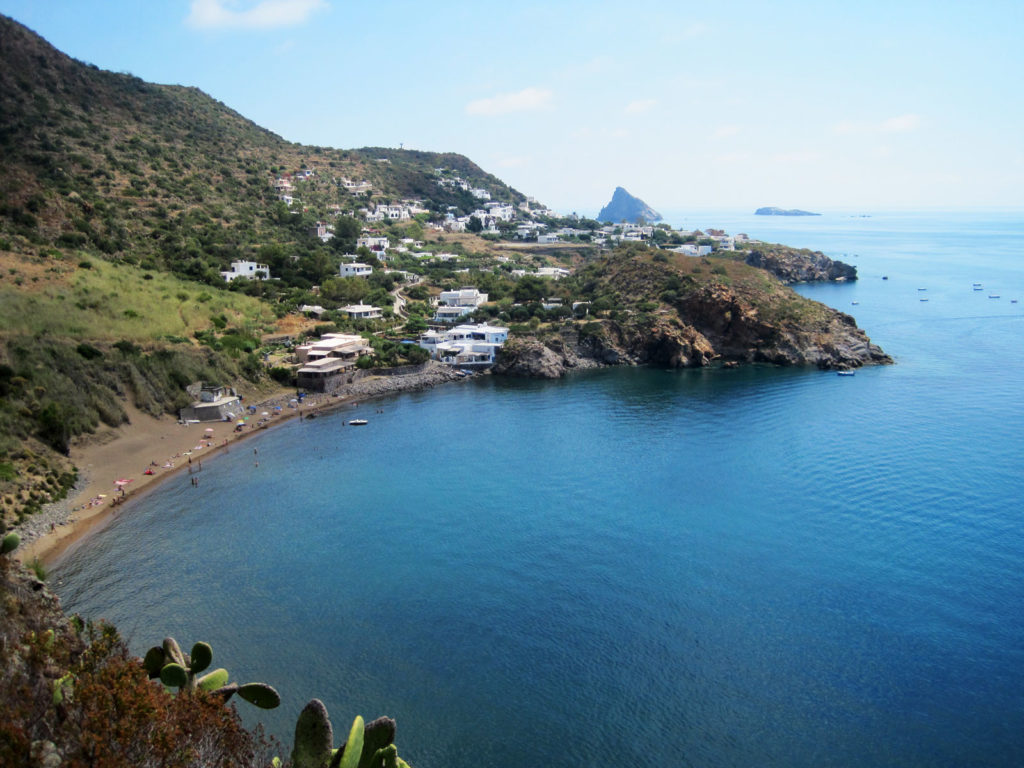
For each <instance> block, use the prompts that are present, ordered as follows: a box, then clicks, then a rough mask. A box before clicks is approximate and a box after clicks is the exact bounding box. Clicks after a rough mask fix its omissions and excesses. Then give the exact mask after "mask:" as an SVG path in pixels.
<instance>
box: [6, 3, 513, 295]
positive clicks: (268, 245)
mask: <svg viewBox="0 0 1024 768" xmlns="http://www.w3.org/2000/svg"><path fill="white" fill-rule="evenodd" d="M0 154H2V161H0V162H2V166H0V170H2V173H0V251H13V252H16V253H32V252H34V253H52V252H53V250H57V251H59V252H61V253H68V252H69V251H73V252H78V251H84V252H88V253H91V254H95V255H96V256H98V257H101V258H105V259H109V260H111V261H114V262H121V263H128V264H137V265H140V266H143V267H147V268H150V269H159V270H167V271H172V272H175V273H177V274H180V275H182V276H185V277H189V278H192V279H198V280H202V281H205V282H210V283H217V282H220V278H219V275H218V274H217V273H218V272H219V271H220V270H222V269H227V268H228V265H229V264H230V262H231V261H232V260H234V259H240V258H249V259H253V260H262V261H264V262H267V263H269V264H270V266H271V269H272V272H273V273H274V274H275V276H276V275H277V274H279V273H281V272H282V271H285V272H292V273H295V275H296V277H297V278H299V282H301V280H302V278H305V279H306V280H307V281H311V282H316V281H318V280H319V279H320V278H321V277H322V276H323V259H322V258H321V259H319V260H318V259H317V255H318V253H321V254H322V253H324V252H326V253H327V254H328V255H329V256H332V257H333V256H335V254H336V252H337V251H338V250H340V249H345V248H354V240H355V236H356V235H357V234H358V227H355V226H353V224H352V223H349V224H348V226H347V227H345V226H342V227H341V229H342V230H344V231H343V232H342V233H341V235H342V236H341V237H339V238H338V242H337V243H336V244H334V245H333V247H332V248H328V247H327V246H324V244H322V243H320V242H319V241H318V240H317V239H316V238H315V237H312V236H310V235H309V234H308V232H307V230H308V227H309V225H310V224H312V223H313V222H315V221H316V220H318V219H327V217H328V214H329V213H330V212H332V208H331V206H337V209H334V210H338V209H340V210H341V211H342V212H343V213H352V212H354V211H356V210H357V209H358V208H359V207H360V206H363V205H365V204H366V203H367V199H366V198H364V197H356V196H353V195H352V194H351V193H350V192H348V191H346V190H345V189H344V188H342V187H340V186H339V184H338V182H339V181H340V180H342V179H351V180H357V181H367V182H369V183H370V184H371V185H372V193H371V195H372V197H373V199H375V200H378V201H385V202H386V201H390V200H398V199H401V198H407V197H411V198H418V199H420V200H422V202H423V203H424V204H425V206H426V207H428V208H430V209H431V210H435V211H442V210H445V209H447V207H448V206H454V207H455V208H456V209H458V210H459V211H461V212H464V213H468V212H469V211H471V210H472V209H473V207H474V206H475V204H476V201H475V200H474V199H473V197H472V195H470V194H468V193H467V192H466V191H464V190H459V189H450V188H444V187H441V186H439V185H438V184H437V183H436V177H435V176H436V175H435V169H437V168H448V169H454V170H456V171H457V172H458V173H459V174H460V176H461V177H462V178H463V179H465V180H466V181H468V182H470V183H472V184H474V185H476V186H481V187H484V188H487V189H488V190H490V192H491V194H492V196H493V199H496V200H507V201H515V202H518V201H520V200H522V199H523V196H522V194H520V193H518V192H516V191H515V190H512V189H511V188H510V187H508V186H507V185H506V184H504V183H503V182H501V181H500V180H499V179H497V178H496V177H494V176H491V175H490V174H486V173H484V172H483V171H482V170H481V169H480V168H479V167H477V166H476V165H475V164H473V163H472V162H470V161H469V160H468V159H466V158H465V157H462V156H460V155H455V154H438V153H430V152H412V151H403V150H397V149H379V148H368V149H361V150H351V151H346V150H336V149H329V148H325V147H308V146H303V145H300V144H294V143H290V142H287V141H285V140H284V139H282V138H281V137H279V136H277V135H275V134H273V133H271V132H270V131H267V130H265V129H263V128H260V127H259V126H257V125H255V124H254V123H252V122H250V121H249V120H246V119H245V118H243V117H242V116H241V115H239V114H238V113H236V112H234V111H233V110H231V109H229V108H228V107H226V106H224V105H223V104H221V103H220V102H217V101H215V100H214V99H212V98H210V97H209V96H207V95H206V94H204V93H202V92H201V91H199V90H197V89H195V88H184V87H181V86H167V85H154V84H150V83H146V82H143V81H142V80H139V79H138V78H135V77H133V76H131V75H126V74H116V73H112V72H106V71H103V70H100V69H97V68H95V67H92V66H88V65H85V64H82V63H81V62H78V61H75V60H74V59H71V58H70V57H68V56H66V55H65V54H63V53H61V52H60V51H57V50H56V49H54V48H53V47H52V46H50V45H49V44H48V43H47V42H46V41H44V40H43V39H41V38H40V37H38V36H36V35H34V34H33V33H32V32H30V31H29V30H27V29H26V28H25V27H23V26H21V25H20V24H18V23H17V22H14V21H12V20H11V19H8V18H6V17H0ZM302 169H310V170H313V171H314V172H315V176H313V177H312V178H311V179H310V180H308V181H302V182H301V191H298V190H297V191H296V196H297V197H299V196H301V202H302V210H300V211H299V212H297V213H292V212H289V211H288V210H287V208H286V207H285V206H283V204H281V203H280V202H279V200H278V194H277V192H276V191H275V190H274V188H273V182H274V180H275V178H277V177H278V176H279V175H280V174H282V173H294V172H298V171H299V170H302ZM297 186H299V185H298V184H297ZM285 267H287V269H284V268H285ZM275 269H276V270H277V271H276V272H275V271H274V270H275Z"/></svg>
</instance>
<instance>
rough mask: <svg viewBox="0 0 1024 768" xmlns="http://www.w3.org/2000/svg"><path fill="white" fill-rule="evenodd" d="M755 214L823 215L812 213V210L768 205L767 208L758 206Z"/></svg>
mask: <svg viewBox="0 0 1024 768" xmlns="http://www.w3.org/2000/svg"><path fill="white" fill-rule="evenodd" d="M754 215H755V216H821V214H820V213H811V212H810V211H801V210H800V209H799V208H788V209H787V208H776V207H775V206H767V207H765V208H758V209H757V210H756V211H754Z"/></svg>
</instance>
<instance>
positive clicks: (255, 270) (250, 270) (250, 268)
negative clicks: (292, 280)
mask: <svg viewBox="0 0 1024 768" xmlns="http://www.w3.org/2000/svg"><path fill="white" fill-rule="evenodd" d="M220 276H221V277H223V278H224V280H225V282H228V283H230V282H231V281H232V280H237V279H238V278H240V277H244V278H246V279H247V280H252V279H253V278H256V279H257V280H269V279H270V267H268V266H267V265H266V264H257V263H256V262H255V261H232V262H231V269H229V270H228V271H226V272H221V273H220Z"/></svg>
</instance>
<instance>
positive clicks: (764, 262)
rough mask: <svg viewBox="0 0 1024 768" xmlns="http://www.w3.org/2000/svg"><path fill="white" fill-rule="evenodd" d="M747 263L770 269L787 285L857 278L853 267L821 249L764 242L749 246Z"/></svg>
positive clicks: (855, 269) (769, 270)
mask: <svg viewBox="0 0 1024 768" xmlns="http://www.w3.org/2000/svg"><path fill="white" fill-rule="evenodd" d="M746 263H747V264H749V265H750V266H752V267H758V268H760V269H764V270H766V271H768V272H771V273H772V274H773V275H775V276H776V277H777V278H779V280H781V281H782V282H784V283H786V284H787V285H788V284H792V283H816V282H844V281H852V280H856V279H857V268H856V267H854V266H852V265H850V264H847V263H845V262H842V261H837V260H835V259H830V258H829V257H828V256H826V255H825V254H823V253H822V252H821V251H809V250H807V249H796V248H786V247H784V246H767V245H766V246H764V247H759V248H754V249H753V250H751V251H750V253H749V254H748V255H747V258H746Z"/></svg>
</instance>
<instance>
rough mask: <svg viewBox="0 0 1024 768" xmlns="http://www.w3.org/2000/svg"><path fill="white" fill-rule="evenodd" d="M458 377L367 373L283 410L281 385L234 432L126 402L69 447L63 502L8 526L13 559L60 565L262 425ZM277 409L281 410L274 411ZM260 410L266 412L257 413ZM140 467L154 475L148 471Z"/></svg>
mask: <svg viewBox="0 0 1024 768" xmlns="http://www.w3.org/2000/svg"><path fill="white" fill-rule="evenodd" d="M469 378H472V377H469ZM462 380H463V377H461V376H460V375H459V374H457V373H455V372H454V371H453V370H452V369H450V368H448V367H447V366H442V365H441V364H440V363H438V364H435V365H429V364H428V365H425V366H424V367H423V369H422V370H420V371H417V372H414V373H408V374H402V375H394V376H387V375H386V376H367V377H365V378H362V379H358V380H357V381H355V382H354V383H353V384H350V385H348V386H346V387H344V388H343V389H341V390H339V391H338V392H336V393H334V394H324V393H316V394H314V395H307V396H306V397H305V402H303V403H302V404H301V405H299V406H298V407H289V402H290V401H291V400H292V399H293V398H294V397H295V394H294V390H292V389H281V390H278V391H276V392H274V393H273V394H271V395H270V396H269V397H264V398H263V399H261V400H260V401H259V402H255V403H249V402H245V408H246V411H249V410H250V408H251V407H252V406H255V408H256V413H255V414H250V418H255V419H258V421H254V422H253V423H252V424H251V425H247V426H246V428H245V429H243V430H242V431H240V432H236V431H235V423H234V422H223V421H218V422H199V423H198V424H181V423H180V422H179V421H177V420H176V419H174V418H173V417H171V416H163V417H160V418H156V417H153V416H150V415H148V414H145V413H142V412H141V411H138V410H137V409H135V408H134V407H132V406H129V407H127V408H126V410H127V411H128V415H129V421H128V423H126V424H122V425H120V426H118V427H116V428H108V429H106V430H104V431H103V432H102V433H100V434H99V435H91V436H85V439H84V440H82V441H80V442H79V443H78V444H77V445H73V446H72V447H71V451H70V457H71V460H72V462H73V463H74V464H75V466H76V467H77V469H78V481H77V482H76V483H75V485H74V486H73V487H72V489H71V490H69V492H68V495H67V496H66V497H65V498H64V499H61V500H60V501H55V502H52V503H50V504H47V505H45V506H44V507H43V509H42V511H40V512H39V513H38V514H35V515H33V516H32V517H31V518H29V519H28V520H26V521H25V522H24V523H22V524H21V525H20V526H18V527H16V528H15V530H16V531H17V532H18V534H19V535H20V536H21V538H22V544H21V546H20V547H18V549H17V550H16V552H15V556H16V558H17V559H18V560H20V561H21V562H22V563H26V564H27V563H29V562H32V561H33V560H38V561H40V562H41V563H42V564H43V565H44V566H45V567H47V568H51V567H54V566H56V565H59V564H60V562H61V561H62V560H63V559H64V558H65V557H66V556H67V555H68V554H69V553H70V552H71V551H72V550H73V549H75V548H77V547H78V546H80V545H81V544H82V543H83V542H85V541H86V540H87V539H89V538H90V537H91V536H93V535H94V534H96V533H98V532H100V531H102V530H103V529H104V528H105V527H106V526H107V525H109V524H110V523H111V522H112V521H113V520H115V519H117V516H118V512H119V511H120V507H121V506H122V505H123V504H124V503H125V502H127V501H128V500H129V499H136V500H137V499H139V498H141V497H142V496H143V495H145V494H146V493H148V492H150V491H152V490H155V489H156V488H157V487H159V486H160V485H162V484H163V483H164V481H166V480H169V479H170V478H172V477H176V476H178V475H180V474H182V473H183V472H186V471H187V472H188V473H189V474H191V475H195V476H196V477H197V479H198V477H200V476H201V472H202V461H203V460H204V459H208V460H213V459H214V458H215V457H217V456H219V455H220V454H221V453H224V452H229V451H230V450H231V446H233V445H236V444H238V443H240V442H242V441H244V440H245V439H246V438H248V437H250V436H252V435H255V434H257V433H261V432H263V431H264V430H267V429H272V428H273V427H276V426H278V425H280V424H285V423H287V422H289V421H291V420H292V419H295V418H306V417H308V416H310V415H311V414H316V415H318V414H321V413H326V412H329V411H332V410H335V409H337V408H341V407H343V406H346V405H352V404H355V403H357V402H358V401H360V400H375V399H379V398H383V397H388V396H391V395H397V394H401V393H404V392H412V391H416V390H422V389H429V388H433V387H434V386H435V385H437V384H442V383H448V382H451V381H462ZM277 407H280V411H275V410H274V409H275V408H277ZM264 412H266V413H267V414H268V416H266V417H264V416H262V415H261V414H262V413H264ZM256 414H260V415H259V416H257V415H256ZM207 430H212V432H207ZM147 465H148V466H147ZM168 465H170V466H168ZM146 471H152V473H153V474H149V475H147V474H145V472H146ZM120 479H125V480H129V482H128V483H126V484H124V485H121V486H118V485H117V484H116V480H120Z"/></svg>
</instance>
